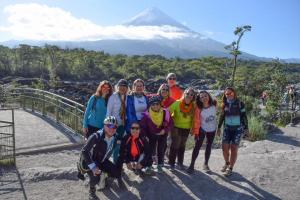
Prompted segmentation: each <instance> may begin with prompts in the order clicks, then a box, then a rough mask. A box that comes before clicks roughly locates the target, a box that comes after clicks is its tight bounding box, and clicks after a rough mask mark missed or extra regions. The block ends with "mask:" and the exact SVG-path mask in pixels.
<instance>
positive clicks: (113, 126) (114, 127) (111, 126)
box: [106, 124, 117, 129]
mask: <svg viewBox="0 0 300 200" xmlns="http://www.w3.org/2000/svg"><path fill="white" fill-rule="evenodd" d="M106 126H107V128H111V129H117V126H116V125H114V124H106Z"/></svg>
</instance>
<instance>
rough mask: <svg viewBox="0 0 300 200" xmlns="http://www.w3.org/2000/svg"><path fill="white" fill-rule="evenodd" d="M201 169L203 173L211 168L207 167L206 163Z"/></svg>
mask: <svg viewBox="0 0 300 200" xmlns="http://www.w3.org/2000/svg"><path fill="white" fill-rule="evenodd" d="M203 171H204V172H205V173H209V172H211V170H210V169H209V167H208V165H203Z"/></svg>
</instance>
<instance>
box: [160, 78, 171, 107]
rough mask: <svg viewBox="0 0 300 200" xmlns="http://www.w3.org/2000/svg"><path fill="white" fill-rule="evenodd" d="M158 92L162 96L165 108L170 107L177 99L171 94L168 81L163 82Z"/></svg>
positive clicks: (162, 103)
mask: <svg viewBox="0 0 300 200" xmlns="http://www.w3.org/2000/svg"><path fill="white" fill-rule="evenodd" d="M157 94H158V95H160V96H161V97H162V101H161V105H162V107H163V108H169V107H170V105H171V104H172V103H174V102H175V99H173V98H172V97H171V96H170V87H169V86H168V84H166V83H163V84H161V86H160V87H159V89H158V91H157Z"/></svg>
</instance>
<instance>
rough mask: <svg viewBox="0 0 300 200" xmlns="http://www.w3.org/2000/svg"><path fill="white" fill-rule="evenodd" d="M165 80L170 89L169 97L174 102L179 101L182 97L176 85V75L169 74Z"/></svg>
mask: <svg viewBox="0 0 300 200" xmlns="http://www.w3.org/2000/svg"><path fill="white" fill-rule="evenodd" d="M166 79H167V82H168V85H169V87H170V97H172V98H173V99H175V100H178V99H180V98H181V97H182V94H183V92H182V90H181V89H180V87H178V86H177V85H176V74H174V73H169V74H168V75H167V78H166Z"/></svg>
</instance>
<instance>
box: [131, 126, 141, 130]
mask: <svg viewBox="0 0 300 200" xmlns="http://www.w3.org/2000/svg"><path fill="white" fill-rule="evenodd" d="M131 130H140V127H135V126H133V127H131Z"/></svg>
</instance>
